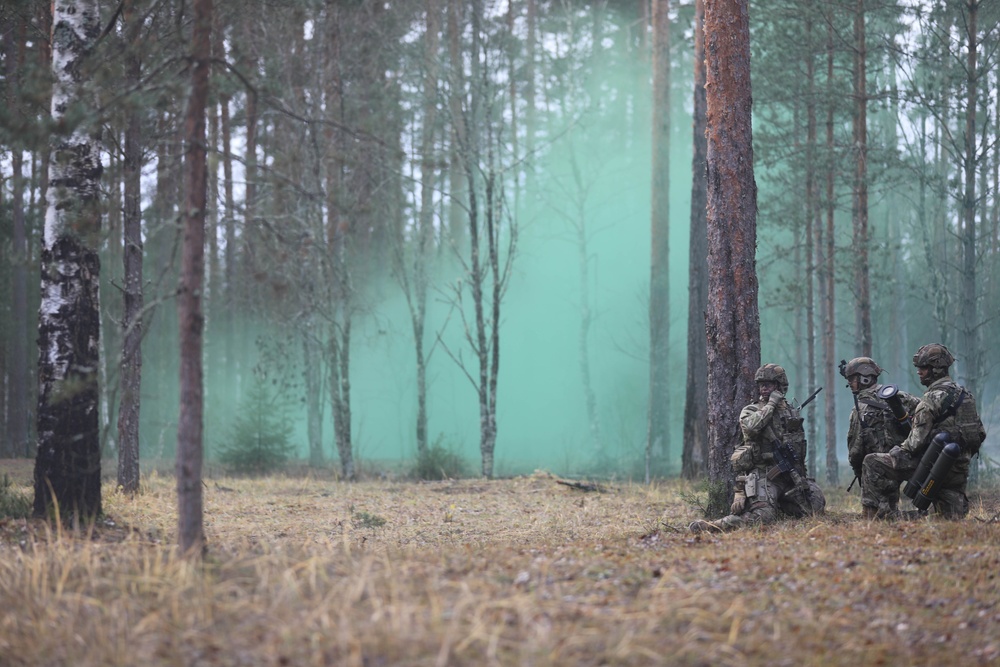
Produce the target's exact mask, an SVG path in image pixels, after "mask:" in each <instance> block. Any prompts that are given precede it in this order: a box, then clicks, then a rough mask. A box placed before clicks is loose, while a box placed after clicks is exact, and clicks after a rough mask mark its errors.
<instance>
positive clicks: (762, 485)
mask: <svg viewBox="0 0 1000 667" xmlns="http://www.w3.org/2000/svg"><path fill="white" fill-rule="evenodd" d="M772 376H773V377H777V378H780V379H779V381H778V385H779V388H780V390H781V391H786V390H787V389H788V380H787V379H786V378H785V371H784V369H782V368H781V366H778V365H776V364H767V365H765V366H762V367H761V368H760V369H759V370H758V371H757V376H756V379H757V380H758V382H760V381H762V380H761V378H762V377H763V378H767V379H769V378H770V377H772ZM740 430H741V431H742V432H743V444H741V445H740V446H739V447H737V448H736V450H735V451H734V452H733V455H732V456H731V457H730V463H732V466H733V470H735V471H736V473H737V475H738V476H737V478H736V499H735V501H734V503H733V507H732V510H733V513H732V514H730V515H728V516H725V517H723V518H721V519H719V520H717V521H713V522H707V521H695V522H694V523H692V524H691V526H690V529H691V530H692V531H697V530H706V529H709V530H711V529H714V530H734V529H736V528H740V527H743V526H746V525H755V524H758V525H763V524H769V523H774V522H775V521H778V520H780V519H782V518H785V517H803V516H807V515H810V514H816V513H821V512H823V510H824V508H825V507H826V499H825V498H824V496H823V492H822V490H820V488H819V485H817V484H816V482H815V481H814V480H812V479H807V478H806V470H805V464H804V463H803V462H804V461H805V453H806V434H805V431H804V430H803V428H802V417H801V416H799V411H798V410H797V409H795V408H794V407H792V406H791V405H790V404H789V403H788V401H786V400H785V398H784V396H783V395H782V393H780V392H779V391H775V392H772V393H771V394H770V396H769V397H764V396H761V398H760V400H758V401H757V402H756V403H751V404H750V405H748V406H746V407H745V408H743V410H742V411H741V412H740ZM775 441H780V442H783V443H785V444H786V445H789V446H790V447H791V449H792V451H793V452H794V453H795V473H793V474H791V475H789V474H787V473H782V474H779V475H776V476H774V475H773V476H774V478H773V479H768V472H771V471H772V470H773V469H774V468H775V459H774V443H775ZM775 472H777V471H775ZM796 482H797V483H796Z"/></svg>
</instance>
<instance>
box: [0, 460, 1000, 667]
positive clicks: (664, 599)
mask: <svg viewBox="0 0 1000 667" xmlns="http://www.w3.org/2000/svg"><path fill="white" fill-rule="evenodd" d="M8 464H9V465H8ZM0 471H3V472H7V473H8V474H9V476H10V479H11V480H13V484H12V485H10V486H8V487H7V491H6V492H7V493H19V492H23V493H24V494H25V495H27V496H28V497H29V498H30V495H29V494H30V490H31V489H30V480H31V465H30V462H28V463H26V464H22V463H20V462H19V463H17V464H16V465H15V464H13V462H7V461H0ZM560 481H561V480H559V479H558V478H556V477H554V476H552V475H549V474H547V473H545V472H541V471H539V472H536V473H535V474H533V475H530V476H525V477H517V478H513V479H503V480H495V481H485V480H478V479H477V480H455V481H444V482H433V483H419V482H402V481H391V480H379V481H362V482H355V483H343V482H332V481H329V480H325V479H316V478H311V477H309V476H298V475H282V476H275V477H269V478H263V479H236V478H228V477H218V478H214V479H207V480H206V485H205V494H204V501H205V502H204V516H205V533H206V536H207V540H208V545H207V553H206V557H205V559H204V561H203V562H202V563H200V564H194V563H191V562H188V561H185V560H183V559H181V558H178V557H177V555H176V550H175V547H174V545H175V543H176V539H175V533H176V490H175V483H174V480H173V479H172V477H170V476H169V475H165V474H160V473H155V472H154V473H151V474H149V475H148V476H145V477H144V479H143V488H142V492H141V493H140V494H139V495H137V496H135V497H132V498H130V497H127V496H124V495H122V494H119V493H117V492H115V491H114V490H113V487H112V486H111V485H110V484H109V485H106V486H105V491H104V497H103V504H104V510H105V516H104V518H103V519H102V520H100V521H99V522H98V523H97V524H96V525H93V526H89V527H86V528H84V529H79V530H72V529H68V528H67V529H57V528H54V527H52V526H51V525H49V524H46V523H44V522H41V521H38V520H30V519H29V520H25V519H0V665H3V666H4V667H13V666H21V665H25V666H27V665H31V666H32V667H35V666H40V665H60V666H61V665H83V666H95V667H96V666H98V665H100V666H105V665H141V666H144V667H152V666H158V665H184V666H189V665H211V666H215V665H296V666H297V665H357V666H376V665H440V666H447V665H476V666H479V665H662V664H667V665H712V666H715V665H794V666H798V665H823V666H826V665H852V666H855V665H895V664H907V665H942V664H962V665H966V666H968V665H987V664H993V665H995V664H998V661H1000V635H998V633H997V632H996V628H997V627H998V623H1000V520H998V518H997V517H998V512H1000V493H998V492H997V491H995V490H988V491H981V492H979V493H976V494H974V495H973V496H972V501H973V509H972V512H971V513H970V516H969V518H968V519H966V520H965V521H959V522H947V521H942V520H937V519H935V518H934V517H933V516H932V517H929V518H926V519H922V520H920V521H916V522H900V523H885V522H870V521H866V520H863V519H861V518H860V516H859V507H860V506H859V502H858V496H857V490H856V489H855V492H854V494H853V495H847V494H846V493H845V492H844V491H843V490H829V491H828V508H829V511H828V512H827V514H826V515H824V516H822V517H817V518H811V519H805V520H797V521H788V522H784V523H781V524H778V525H775V526H771V527H768V528H763V529H751V530H745V531H740V532H735V533H729V534H723V535H715V534H697V535H692V534H690V533H688V532H687V531H686V530H685V527H686V526H687V524H688V522H689V521H691V520H693V519H696V518H700V516H701V513H700V511H699V509H698V504H699V503H700V502H701V503H703V502H704V500H705V492H704V490H703V487H701V486H698V485H694V484H691V483H686V482H682V481H679V480H671V481H667V482H662V483H659V484H653V485H644V484H632V483H610V482H601V483H600V485H599V488H597V489H594V490H584V488H579V487H576V486H571V485H566V484H561V483H559V482H560Z"/></svg>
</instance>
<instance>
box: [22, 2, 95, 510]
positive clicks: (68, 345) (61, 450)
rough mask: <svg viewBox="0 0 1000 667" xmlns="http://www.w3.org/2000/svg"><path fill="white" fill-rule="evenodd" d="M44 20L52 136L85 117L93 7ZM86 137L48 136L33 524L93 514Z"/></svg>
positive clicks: (82, 5)
mask: <svg viewBox="0 0 1000 667" xmlns="http://www.w3.org/2000/svg"><path fill="white" fill-rule="evenodd" d="M53 12H54V15H53V35H55V36H56V38H55V39H53V41H52V71H53V75H54V77H55V84H54V87H53V94H52V119H53V122H54V124H55V126H57V127H58V126H59V125H60V123H64V122H66V120H67V117H70V118H71V117H72V115H71V114H75V113H77V112H78V111H79V109H84V110H86V109H87V108H88V107H89V104H88V101H87V100H84V99H82V98H83V83H84V81H83V79H82V72H84V71H86V69H85V68H84V66H83V62H84V59H85V58H86V56H87V55H88V54H89V52H90V49H91V48H92V47H93V45H94V43H95V41H96V40H97V38H98V36H99V34H100V16H99V13H98V9H97V3H96V1H88V0H76V2H63V3H55V4H54V5H53ZM86 119H87V120H89V121H91V122H93V119H90V118H86ZM88 129H89V128H87V127H80V126H78V127H74V128H72V129H71V130H70V131H69V132H68V133H67V134H62V135H58V136H57V137H56V138H55V140H54V143H53V147H52V148H53V152H54V154H55V160H54V161H53V162H52V165H51V170H52V171H51V174H50V178H49V190H48V210H47V213H46V218H45V235H44V246H43V248H42V275H41V293H42V300H41V307H40V308H39V314H38V318H39V321H38V350H39V353H38V387H39V396H38V455H37V457H36V459H35V500H34V513H35V515H36V516H45V515H49V514H51V513H53V512H54V511H58V513H59V514H60V515H61V516H62V517H69V516H74V517H77V518H80V519H89V518H92V517H95V516H97V515H99V514H100V513H101V449H100V438H99V435H100V434H99V421H98V419H99V414H98V410H99V404H98V403H99V387H98V368H99V365H100V359H99V358H98V354H99V350H100V345H99V343H100V341H99V335H100V316H101V315H100V303H99V293H100V260H99V259H98V255H97V245H98V243H99V238H100V232H101V211H100V203H99V198H100V178H101V158H100V142H99V139H98V137H97V136H95V135H94V134H92V133H90V132H88ZM57 508H58V509H57Z"/></svg>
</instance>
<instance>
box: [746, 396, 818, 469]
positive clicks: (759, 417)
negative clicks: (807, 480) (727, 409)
mask: <svg viewBox="0 0 1000 667" xmlns="http://www.w3.org/2000/svg"><path fill="white" fill-rule="evenodd" d="M740 430H741V431H742V432H743V444H741V445H740V446H739V447H737V448H736V450H735V451H734V452H733V455H732V456H731V457H730V459H729V460H730V462H731V463H732V464H733V470H735V471H736V472H738V473H745V472H750V471H751V470H758V471H760V472H762V473H765V474H766V473H767V471H768V470H769V469H770V468H771V467H772V466H774V442H775V441H779V440H780V441H781V442H783V443H785V444H787V445H789V446H791V448H792V451H793V452H795V458H796V468H797V469H798V471H799V474H800V475H802V476H803V477H805V475H806V469H805V454H806V433H805V430H803V428H802V417H801V416H799V411H798V410H796V409H795V408H793V407H792V406H791V405H790V404H789V403H788V401H786V400H785V399H781V400H780V401H778V404H777V405H775V406H772V405H771V404H770V403H769V402H768V401H758V402H756V403H751V404H750V405H748V406H746V407H745V408H743V410H742V411H740Z"/></svg>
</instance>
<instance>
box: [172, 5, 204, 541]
mask: <svg viewBox="0 0 1000 667" xmlns="http://www.w3.org/2000/svg"><path fill="white" fill-rule="evenodd" d="M193 11H194V32H193V38H192V52H191V60H192V67H191V94H190V97H189V98H188V107H187V114H186V116H185V121H184V138H185V146H184V150H185V159H184V166H185V172H186V177H187V180H186V183H185V185H186V187H185V191H186V194H187V201H186V204H185V208H184V216H183V225H184V227H183V234H184V237H183V243H182V247H181V280H180V286H179V288H178V293H177V320H178V324H179V326H180V369H181V371H180V388H181V398H180V414H179V415H178V417H177V473H176V474H177V520H178V526H177V536H178V546H179V547H180V551H181V553H183V554H186V555H192V556H196V557H200V556H201V553H202V550H203V549H204V546H205V531H204V525H203V499H202V477H201V474H202V460H203V457H204V449H203V442H202V435H203V426H204V424H203V415H204V405H203V401H204V396H203V378H202V361H201V353H202V334H203V326H204V318H203V314H202V303H201V295H202V285H203V282H204V274H205V209H206V207H207V163H206V151H205V108H206V106H207V103H208V86H209V72H210V63H211V56H212V45H211V39H212V0H194V5H193Z"/></svg>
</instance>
